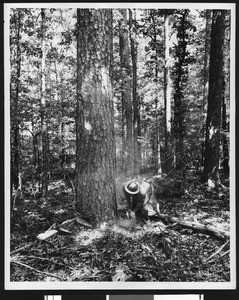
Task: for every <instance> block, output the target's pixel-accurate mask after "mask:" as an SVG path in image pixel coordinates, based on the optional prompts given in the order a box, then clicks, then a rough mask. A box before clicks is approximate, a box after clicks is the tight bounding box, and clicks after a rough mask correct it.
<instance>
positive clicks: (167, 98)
mask: <svg viewBox="0 0 239 300" xmlns="http://www.w3.org/2000/svg"><path fill="white" fill-rule="evenodd" d="M168 19H169V17H168V14H167V12H165V14H164V110H165V112H164V116H165V120H164V122H165V124H164V126H165V129H164V130H165V131H164V140H165V149H164V152H165V163H164V170H165V172H166V173H168V172H169V171H170V165H171V163H172V162H171V160H170V159H168V157H169V156H170V155H171V151H170V148H169V136H170V133H171V88H170V70H169V20H168Z"/></svg>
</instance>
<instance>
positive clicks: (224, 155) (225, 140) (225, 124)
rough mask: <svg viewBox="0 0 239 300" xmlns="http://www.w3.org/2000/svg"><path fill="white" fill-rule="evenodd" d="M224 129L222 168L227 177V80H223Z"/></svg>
mask: <svg viewBox="0 0 239 300" xmlns="http://www.w3.org/2000/svg"><path fill="white" fill-rule="evenodd" d="M222 130H223V138H222V151H223V158H222V168H223V175H224V177H225V178H228V176H229V146H228V144H229V141H228V134H229V128H228V125H227V109H226V99H225V80H223V97H222Z"/></svg>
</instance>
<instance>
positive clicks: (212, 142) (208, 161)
mask: <svg viewBox="0 0 239 300" xmlns="http://www.w3.org/2000/svg"><path fill="white" fill-rule="evenodd" d="M224 20H225V11H223V10H214V11H213V19H212V28H211V48H210V66H209V94H208V107H207V119H206V139H205V154H204V171H203V181H204V182H207V183H208V186H209V187H211V188H213V187H215V186H217V184H218V182H219V158H220V139H221V137H220V136H221V134H220V126H221V107H222V98H223V43H224V31H225V28H224V26H225V24H224V23H225V22H224Z"/></svg>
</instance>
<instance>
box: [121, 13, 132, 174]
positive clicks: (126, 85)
mask: <svg viewBox="0 0 239 300" xmlns="http://www.w3.org/2000/svg"><path fill="white" fill-rule="evenodd" d="M120 13H121V16H122V18H121V20H120V21H119V48H120V64H121V71H122V113H123V120H122V123H123V124H126V134H125V136H126V138H125V140H123V142H125V145H123V149H125V153H124V154H123V155H124V157H125V160H126V164H125V173H126V176H127V177H129V176H130V175H132V174H133V172H134V170H133V169H134V166H133V161H134V160H133V117H132V116H133V114H132V113H133V110H132V93H131V86H132V84H131V66H130V56H129V54H130V46H129V33H128V25H127V10H126V9H120Z"/></svg>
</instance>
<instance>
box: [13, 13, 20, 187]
mask: <svg viewBox="0 0 239 300" xmlns="http://www.w3.org/2000/svg"><path fill="white" fill-rule="evenodd" d="M20 31H21V12H20V10H18V16H17V23H16V35H17V36H16V43H17V50H16V62H17V63H16V64H17V66H16V68H17V70H16V79H15V98H14V100H13V101H14V107H13V111H14V116H13V115H12V127H13V146H12V155H11V157H12V161H11V169H12V185H13V186H14V187H15V189H18V188H19V172H20V128H19V122H20V120H19V91H20V76H21V47H20V38H21V36H20Z"/></svg>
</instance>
